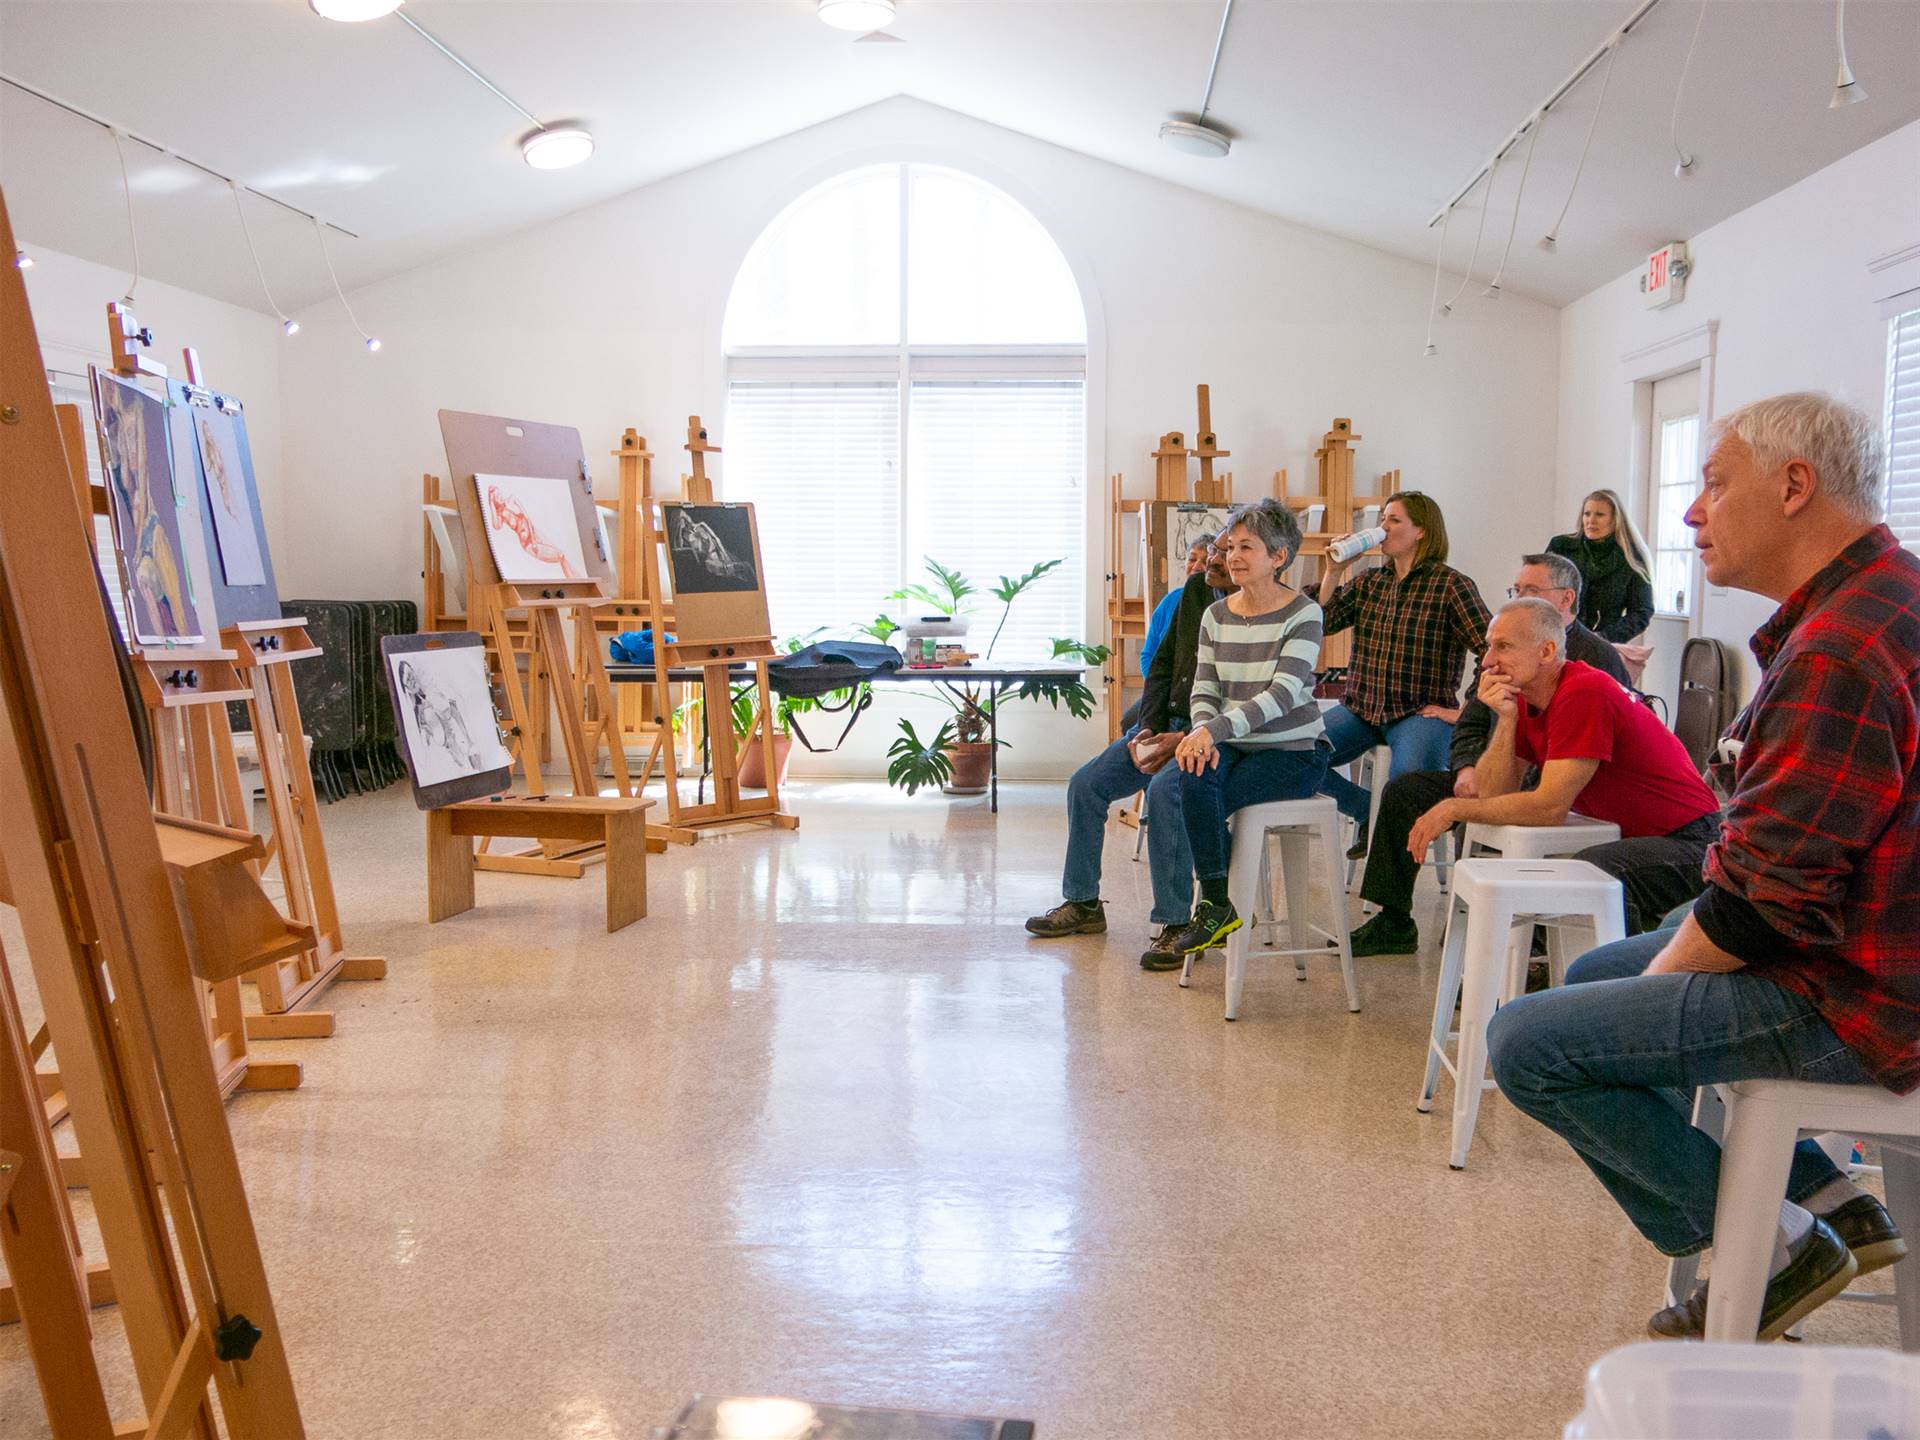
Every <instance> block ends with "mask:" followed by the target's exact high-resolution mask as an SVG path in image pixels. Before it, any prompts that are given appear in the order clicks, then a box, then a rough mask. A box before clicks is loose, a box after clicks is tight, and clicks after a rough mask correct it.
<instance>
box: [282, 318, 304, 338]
mask: <svg viewBox="0 0 1920 1440" xmlns="http://www.w3.org/2000/svg"><path fill="white" fill-rule="evenodd" d="M280 333H281V334H282V335H284V336H286V337H287V338H288V339H289V340H291V339H292V338H293V337H294V336H296V335H298V334H299V333H300V322H299V321H298V320H294V319H287V320H283V321H281V322H280Z"/></svg>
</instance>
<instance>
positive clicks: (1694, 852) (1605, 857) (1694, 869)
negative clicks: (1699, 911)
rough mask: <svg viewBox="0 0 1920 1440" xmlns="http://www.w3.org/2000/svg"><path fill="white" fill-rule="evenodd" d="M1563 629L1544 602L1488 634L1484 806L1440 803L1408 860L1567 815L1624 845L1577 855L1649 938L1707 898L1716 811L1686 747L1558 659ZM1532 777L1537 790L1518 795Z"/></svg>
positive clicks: (1506, 615)
mask: <svg viewBox="0 0 1920 1440" xmlns="http://www.w3.org/2000/svg"><path fill="white" fill-rule="evenodd" d="M1566 643H1567V632H1566V622H1565V621H1564V620H1563V618H1562V617H1561V615H1560V612H1559V610H1558V609H1556V608H1555V607H1554V606H1552V605H1550V604H1548V603H1547V602H1546V601H1544V600H1515V601H1513V602H1512V603H1510V604H1508V605H1506V606H1504V607H1502V609H1501V610H1500V612H1499V614H1497V615H1495V616H1494V618H1493V624H1492V625H1491V626H1489V627H1488V629H1487V654H1486V660H1485V663H1484V664H1483V665H1482V667H1481V674H1480V699H1481V700H1482V701H1483V702H1484V703H1485V704H1486V705H1487V707H1488V708H1489V709H1491V710H1492V711H1493V713H1494V727H1493V738H1492V739H1491V740H1489V741H1488V742H1487V750H1486V753H1485V754H1484V755H1482V756H1481V757H1480V763H1479V766H1478V768H1477V769H1476V770H1475V772H1474V773H1475V777H1476V780H1477V783H1478V788H1479V791H1480V798H1478V799H1474V800H1458V799H1454V800H1443V801H1441V802H1440V803H1439V804H1438V805H1436V806H1434V807H1433V809H1431V810H1429V811H1428V812H1427V813H1426V814H1425V815H1423V816H1421V817H1420V819H1419V821H1418V823H1416V824H1415V825H1414V827H1413V833H1412V835H1411V836H1410V837H1409V838H1408V841H1407V848H1408V849H1409V850H1410V851H1411V852H1412V853H1413V855H1415V856H1416V857H1419V856H1423V855H1425V854H1426V853H1427V847H1428V846H1429V845H1431V844H1432V843H1433V841H1434V840H1435V839H1436V838H1438V837H1439V836H1440V835H1441V834H1443V833H1445V832H1446V831H1447V830H1450V829H1451V828H1452V827H1453V826H1455V825H1457V824H1460V823H1462V822H1480V823H1483V824H1488V825H1560V824H1563V823H1565V821H1566V818H1567V816H1568V814H1569V813H1570V812H1573V811H1578V812H1579V813H1580V814H1582V815H1585V816H1587V817H1589V818H1590V819H1594V820H1610V821H1612V822H1613V823H1614V824H1615V825H1618V826H1619V827H1620V838H1619V839H1618V840H1615V841H1612V842H1610V843H1608V844H1605V845H1595V846H1593V847H1592V848H1591V849H1588V850H1583V851H1581V852H1580V855H1579V857H1578V858H1580V859H1582V860H1586V861H1588V862H1590V863H1591V864H1594V865H1597V866H1599V868H1600V869H1602V870H1604V871H1606V872H1607V873H1608V874H1609V875H1611V876H1613V877H1614V878H1615V879H1617V880H1618V881H1619V882H1620V885H1621V888H1622V889H1623V890H1624V891H1625V900H1626V922H1627V933H1628V934H1629V935H1637V934H1639V933H1640V932H1641V931H1643V930H1649V929H1652V928H1653V926H1655V925H1657V924H1658V923H1659V922H1660V918H1661V917H1662V916H1663V915H1665V914H1666V913H1667V912H1668V911H1669V910H1671V909H1673V908H1674V907H1675V906H1676V905H1684V904H1686V903H1687V902H1688V901H1690V900H1692V899H1693V898H1694V897H1695V896H1697V895H1698V894H1699V893H1700V892H1701V891H1702V890H1703V889H1705V888H1706V883H1707V882H1706V877H1705V873H1704V865H1705V860H1706V855H1707V847H1708V846H1710V845H1711V844H1713V842H1714V841H1715V840H1716V839H1718V838H1719V834H1720V807H1719V805H1718V804H1717V803H1716V802H1715V800H1714V798H1713V792H1712V791H1711V790H1709V789H1708V788H1707V786H1706V782H1705V781H1703V780H1702V779H1701V778H1700V776H1699V773H1698V772H1697V771H1696V770H1695V769H1694V768H1693V761H1692V760H1691V759H1690V758H1689V757H1688V755H1687V751H1686V747H1685V746H1683V745H1682V744H1681V743H1680V741H1679V739H1678V738H1677V737H1676V736H1675V735H1674V734H1673V732H1672V731H1670V730H1668V729H1667V727H1666V726H1664V725H1662V724H1661V723H1660V721H1659V720H1658V719H1657V718H1655V716H1654V714H1653V712H1652V711H1651V710H1649V709H1647V708H1646V707H1645V706H1644V705H1642V704H1641V703H1640V702H1639V701H1638V700H1635V699H1634V698H1633V696H1631V695H1629V694H1628V693H1627V692H1626V691H1625V690H1624V689H1622V688H1621V686H1620V683H1619V682H1618V681H1617V680H1615V679H1614V678H1613V677H1612V676H1610V675H1607V674H1605V673H1603V672H1602V671H1599V670H1596V669H1594V668H1593V667H1592V666H1591V665H1583V664H1581V663H1580V662H1579V661H1578V660H1568V659H1567V658H1566ZM1528 765H1538V766H1539V767H1540V783H1539V784H1538V785H1537V786H1536V787H1535V788H1534V789H1532V790H1522V789H1521V788H1520V786H1521V782H1522V779H1523V777H1524V776H1525V773H1526V768H1527V766H1528Z"/></svg>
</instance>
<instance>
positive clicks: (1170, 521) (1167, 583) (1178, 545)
mask: <svg viewBox="0 0 1920 1440" xmlns="http://www.w3.org/2000/svg"><path fill="white" fill-rule="evenodd" d="M1232 513H1233V506H1231V505H1202V504H1198V503H1195V502H1193V501H1188V500H1156V501H1154V502H1153V505H1152V507H1151V509H1150V512H1149V519H1148V524H1147V561H1148V564H1147V571H1148V576H1147V579H1148V584H1147V607H1148V611H1149V613H1151V611H1152V607H1153V606H1154V605H1155V604H1157V603H1158V602H1159V600H1160V598H1161V597H1162V596H1163V595H1165V594H1166V593H1167V591H1168V590H1170V589H1178V588H1179V587H1180V586H1182V585H1184V584H1185V583H1186V574H1187V548H1188V547H1189V546H1190V545H1192V544H1193V542H1194V541H1195V540H1198V539H1200V538H1202V537H1205V538H1207V539H1212V538H1213V537H1214V536H1215V535H1218V534H1219V533H1220V531H1221V530H1223V529H1224V528H1225V527H1226V523H1227V517H1228V516H1229V515H1231V514H1232Z"/></svg>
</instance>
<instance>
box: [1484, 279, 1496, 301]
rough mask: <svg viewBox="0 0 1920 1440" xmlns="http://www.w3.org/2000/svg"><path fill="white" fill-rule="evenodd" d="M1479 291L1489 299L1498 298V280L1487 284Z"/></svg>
mask: <svg viewBox="0 0 1920 1440" xmlns="http://www.w3.org/2000/svg"><path fill="white" fill-rule="evenodd" d="M1480 293H1481V294H1482V295H1484V296H1486V297H1487V299H1489V300H1498V299H1499V298H1500V282H1499V281H1498V280H1496V281H1494V282H1493V284H1491V285H1489V286H1487V288H1486V289H1485V290H1482V291H1481V292H1480Z"/></svg>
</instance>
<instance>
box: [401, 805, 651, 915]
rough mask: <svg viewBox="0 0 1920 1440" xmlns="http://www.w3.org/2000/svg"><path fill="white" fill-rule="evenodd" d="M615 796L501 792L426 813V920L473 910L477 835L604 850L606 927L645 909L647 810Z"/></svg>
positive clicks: (645, 807) (639, 913)
mask: <svg viewBox="0 0 1920 1440" xmlns="http://www.w3.org/2000/svg"><path fill="white" fill-rule="evenodd" d="M652 805H653V801H651V800H641V799H638V798H634V799H628V798H625V797H622V796H619V795H549V796H544V797H541V796H527V795H505V796H500V797H498V798H495V799H488V800H467V801H463V802H461V803H460V804H458V805H447V806H444V807H442V808H441V809H439V810H429V811H428V812H427V921H428V923H429V924H431V923H432V922H434V921H436V920H445V919H446V918H447V917H448V916H450V915H458V914H461V913H462V912H463V911H467V910H471V909H472V908H473V903H474V902H473V871H474V864H473V842H474V840H475V838H476V837H479V836H509V835H510V836H515V837H525V838H527V839H531V840H575V841H582V842H589V843H594V844H601V845H604V846H605V847H606V857H607V858H606V863H607V931H608V933H609V934H611V933H612V932H613V931H615V930H620V929H624V928H625V927H626V926H628V925H631V924H632V923H633V922H634V921H636V920H639V919H641V918H642V917H644V916H645V915H646V913H647V810H648V809H649V808H650V807H651V806H652Z"/></svg>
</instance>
